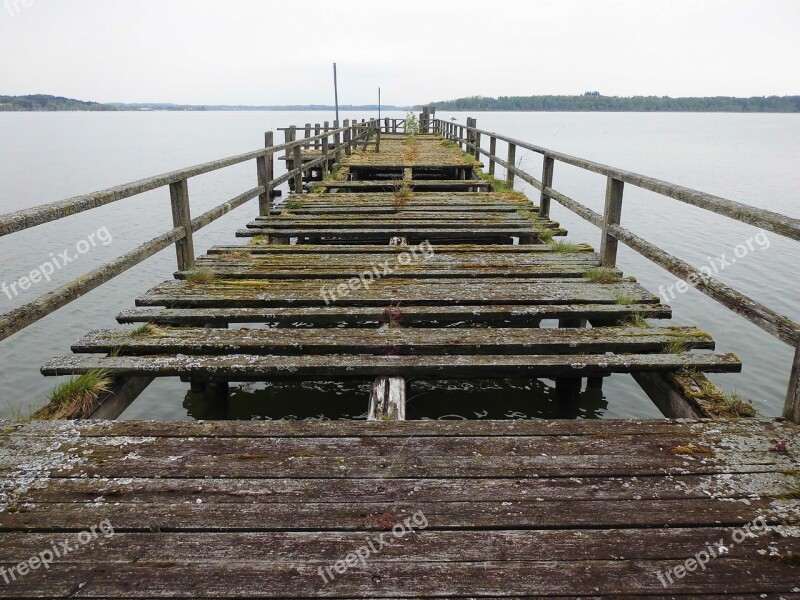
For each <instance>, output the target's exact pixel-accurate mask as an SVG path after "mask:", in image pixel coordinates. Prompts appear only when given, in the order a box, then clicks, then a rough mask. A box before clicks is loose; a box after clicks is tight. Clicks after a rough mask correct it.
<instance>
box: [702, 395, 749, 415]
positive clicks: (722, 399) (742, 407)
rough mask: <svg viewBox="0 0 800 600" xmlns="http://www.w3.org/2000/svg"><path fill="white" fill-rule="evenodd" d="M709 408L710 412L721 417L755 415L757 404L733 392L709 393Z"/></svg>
mask: <svg viewBox="0 0 800 600" xmlns="http://www.w3.org/2000/svg"><path fill="white" fill-rule="evenodd" d="M708 405H709V406H708V408H709V410H710V412H712V413H713V414H715V415H717V416H720V417H755V416H756V413H757V412H758V411H756V408H755V406H753V403H752V402H750V401H749V400H746V399H744V398H742V397H741V396H739V395H738V394H736V393H733V392H726V393H725V394H713V395H712V394H709V398H708Z"/></svg>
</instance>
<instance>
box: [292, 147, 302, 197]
mask: <svg viewBox="0 0 800 600" xmlns="http://www.w3.org/2000/svg"><path fill="white" fill-rule="evenodd" d="M292 151H293V152H292V154H293V156H294V168H295V169H297V175H295V176H294V193H295V194H302V193H303V155H302V153H301V148H300V144H297V145H295V146H294V148H292Z"/></svg>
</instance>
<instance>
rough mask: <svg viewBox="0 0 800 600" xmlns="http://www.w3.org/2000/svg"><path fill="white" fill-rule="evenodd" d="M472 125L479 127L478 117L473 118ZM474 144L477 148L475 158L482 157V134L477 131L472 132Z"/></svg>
mask: <svg viewBox="0 0 800 600" xmlns="http://www.w3.org/2000/svg"><path fill="white" fill-rule="evenodd" d="M472 126H473V127H474V128H475V129H477V128H478V119H472ZM472 146H473V148H474V149H475V160H480V159H481V134H480V133H478V132H477V131H473V132H472Z"/></svg>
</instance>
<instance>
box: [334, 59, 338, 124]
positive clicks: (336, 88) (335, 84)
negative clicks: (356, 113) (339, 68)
mask: <svg viewBox="0 0 800 600" xmlns="http://www.w3.org/2000/svg"><path fill="white" fill-rule="evenodd" d="M333 95H334V98H335V99H336V121H337V122H338V121H339V81H338V80H337V78H336V63H333Z"/></svg>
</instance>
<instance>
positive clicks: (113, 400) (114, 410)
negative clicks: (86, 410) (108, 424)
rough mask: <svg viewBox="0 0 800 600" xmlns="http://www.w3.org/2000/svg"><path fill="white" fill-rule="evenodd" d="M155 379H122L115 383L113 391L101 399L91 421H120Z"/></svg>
mask: <svg viewBox="0 0 800 600" xmlns="http://www.w3.org/2000/svg"><path fill="white" fill-rule="evenodd" d="M153 379H155V378H154V377H121V378H119V379H117V380H116V381H114V383H113V385H112V389H111V391H110V392H109V393H108V394H107V395H106V396H105V397H104V398H101V400H100V404H99V405H98V407H97V408H95V409H94V411H93V412H92V414H91V415H90V416H89V418H90V419H108V420H113V419H118V418H119V417H120V416H121V415H122V413H124V412H125V410H126V409H127V408H128V407H129V406H130V405H131V403H133V401H134V400H136V398H138V397H139V396H140V395H141V393H142V392H143V391H144V390H145V389H147V386H148V385H150V384H151V383H152V382H153Z"/></svg>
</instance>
